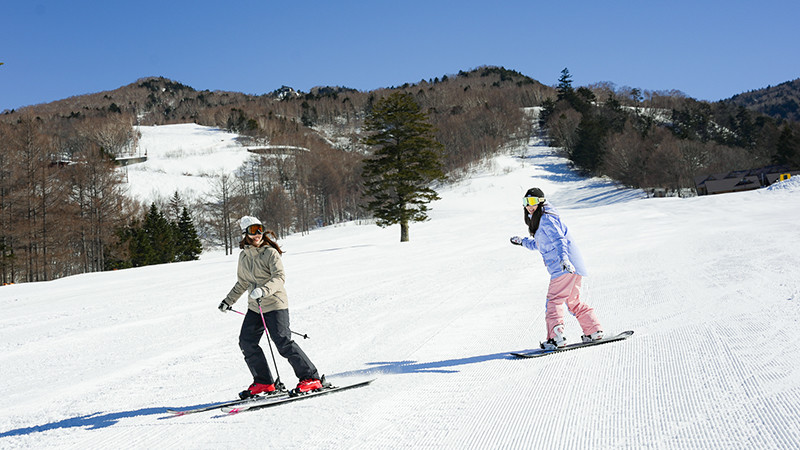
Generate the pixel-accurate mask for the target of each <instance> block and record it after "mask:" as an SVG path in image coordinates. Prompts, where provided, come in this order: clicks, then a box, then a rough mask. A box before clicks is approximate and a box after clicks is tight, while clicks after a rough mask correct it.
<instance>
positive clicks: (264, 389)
mask: <svg viewBox="0 0 800 450" xmlns="http://www.w3.org/2000/svg"><path fill="white" fill-rule="evenodd" d="M273 392H275V384H274V383H273V384H263V383H253V384H251V385H250V387H248V388H247V389H245V390H243V391H242V392H239V398H240V399H242V400H244V399H246V398H253V397H255V396H256V395H258V394H263V393H266V394H271V393H273Z"/></svg>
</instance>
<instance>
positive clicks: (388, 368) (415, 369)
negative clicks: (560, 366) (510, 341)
mask: <svg viewBox="0 0 800 450" xmlns="http://www.w3.org/2000/svg"><path fill="white" fill-rule="evenodd" d="M515 351H517V350H515ZM509 353H511V352H501V353H491V354H488V355H481V356H469V357H465V358H454V359H445V360H441V361H432V362H417V361H376V362H371V363H367V365H368V366H371V367H369V368H367V369H361V370H351V371H349V372H340V373H333V374H330V375H328V376H329V377H331V378H333V377H355V376H368V375H377V374H404V373H457V372H458V370H455V369H452V368H454V367H458V366H465V365H468V364H477V363H482V362H486V361H493V360H497V359H515V358H513V357H512V356H510V354H509Z"/></svg>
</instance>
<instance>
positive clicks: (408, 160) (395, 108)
mask: <svg viewBox="0 0 800 450" xmlns="http://www.w3.org/2000/svg"><path fill="white" fill-rule="evenodd" d="M427 118H428V117H427V114H425V113H424V112H423V111H422V110H421V108H420V106H419V105H418V104H417V102H416V101H415V100H414V97H412V96H411V94H406V93H401V92H396V93H394V94H391V95H390V96H389V97H386V98H383V99H381V100H379V101H377V102H376V103H375V105H374V106H373V109H372V112H371V113H370V114H369V116H368V117H367V119H366V121H365V124H364V127H365V130H366V131H367V132H372V134H370V135H369V136H368V137H367V138H366V139H364V143H365V144H366V145H367V146H369V147H372V148H373V149H374V153H373V154H372V156H371V157H370V158H368V159H367V160H366V161H365V162H364V169H363V172H362V175H363V177H364V180H365V181H364V185H365V188H366V189H365V190H366V195H367V196H368V197H369V198H370V200H369V203H368V204H367V209H369V210H370V211H371V212H372V213H373V214H374V216H375V218H376V219H377V224H378V225H379V226H381V227H385V226H389V225H393V224H396V223H399V224H400V241H401V242H406V241H408V223H409V222H421V221H424V220H427V218H428V216H427V211H428V205H427V204H428V203H430V202H431V201H433V200H438V199H439V196H438V195H437V194H436V191H434V190H433V189H431V187H430V185H431V183H432V182H433V181H435V180H442V179H444V178H445V175H444V172H443V171H442V163H441V153H442V149H443V148H444V146H442V144H440V143H439V142H437V141H436V140H435V139H434V137H433V132H434V128H433V125H431V124H429V123H428V122H427Z"/></svg>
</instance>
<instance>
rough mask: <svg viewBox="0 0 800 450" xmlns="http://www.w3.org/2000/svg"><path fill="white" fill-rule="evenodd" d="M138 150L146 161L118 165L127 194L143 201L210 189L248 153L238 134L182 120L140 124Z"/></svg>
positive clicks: (187, 195) (198, 194)
mask: <svg viewBox="0 0 800 450" xmlns="http://www.w3.org/2000/svg"><path fill="white" fill-rule="evenodd" d="M136 128H137V130H138V131H139V132H140V133H141V138H140V139H139V150H138V152H139V154H142V155H146V156H147V161H146V162H144V163H139V164H132V165H130V166H126V167H124V168H122V169H121V170H123V171H124V172H125V174H126V178H127V188H128V192H129V194H130V195H131V196H132V197H134V198H136V199H138V200H140V201H143V202H145V203H148V202H152V201H155V200H158V199H159V198H164V199H166V198H169V197H171V196H172V195H173V194H174V193H175V191H179V193H180V194H181V197H182V198H184V199H186V200H196V199H198V198H202V197H203V196H204V195H206V194H208V193H210V192H211V191H212V188H213V186H214V180H215V179H216V178H218V177H219V176H220V174H231V173H233V172H234V171H235V170H236V169H238V168H239V167H240V166H241V165H242V164H243V163H244V162H245V161H247V160H248V159H249V158H251V157H253V155H252V154H251V153H248V152H247V147H245V146H243V145H241V143H240V140H239V137H240V136H239V135H237V134H234V133H229V132H225V131H223V130H220V129H218V128H213V127H204V126H201V125H197V124H193V123H187V124H179V125H161V126H140V127H136Z"/></svg>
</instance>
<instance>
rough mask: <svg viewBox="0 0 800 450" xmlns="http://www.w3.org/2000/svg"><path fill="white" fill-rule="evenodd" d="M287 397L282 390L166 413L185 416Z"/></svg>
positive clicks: (287, 394)
mask: <svg viewBox="0 0 800 450" xmlns="http://www.w3.org/2000/svg"><path fill="white" fill-rule="evenodd" d="M288 397H289V391H286V390H284V391H280V392H276V393H273V394H269V395H258V396H256V397H253V398H246V399H243V400H242V399H240V400H231V401H228V402H219V403H212V404H210V405H206V406H200V407H198V408H190V409H181V408H167V412H168V413H170V414H172V415H175V416H185V415H187V414H195V413H201V412H205V411H211V410H214V409H219V408H224V407H230V406H235V405H241V404H245V403H251V402H256V401H260V400H266V399H281V398H288Z"/></svg>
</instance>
